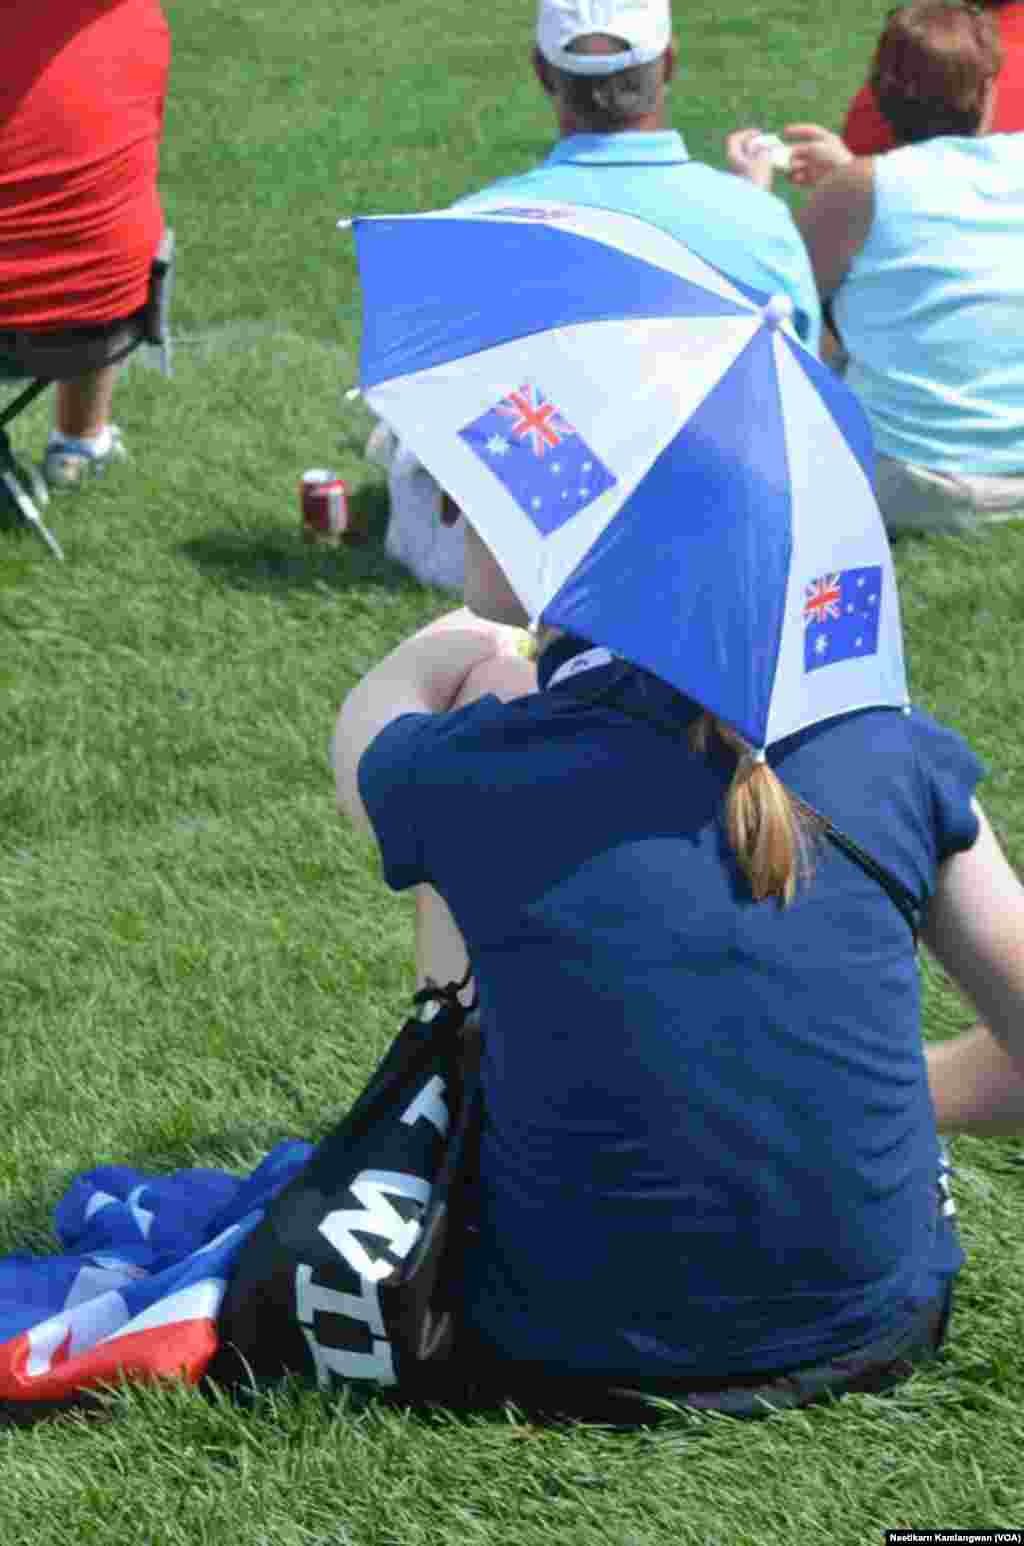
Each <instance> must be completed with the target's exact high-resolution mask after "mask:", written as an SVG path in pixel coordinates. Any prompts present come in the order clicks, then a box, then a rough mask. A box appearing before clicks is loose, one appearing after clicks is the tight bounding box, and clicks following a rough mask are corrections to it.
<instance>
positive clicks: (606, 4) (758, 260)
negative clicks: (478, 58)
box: [460, 0, 821, 351]
mask: <svg viewBox="0 0 1024 1546" xmlns="http://www.w3.org/2000/svg"><path fill="white" fill-rule="evenodd" d="M533 61H534V69H535V70H536V72H537V78H538V80H539V81H540V83H541V86H542V87H543V88H544V90H545V91H546V92H547V94H548V96H549V97H550V98H551V103H552V106H553V108H554V110H555V114H556V117H557V119H558V128H559V134H560V139H559V141H558V143H557V144H556V145H555V148H554V150H553V151H552V152H551V154H550V155H549V156H548V157H547V159H546V160H545V161H544V162H542V164H541V165H540V166H538V167H536V168H535V169H534V170H533V171H530V172H524V173H522V174H521V175H519V176H516V177H507V178H504V179H502V180H501V181H500V182H497V183H493V184H492V185H491V186H490V187H488V188H485V189H484V190H482V191H481V192H480V193H476V194H473V195H471V196H470V197H469V198H467V199H463V200H461V201H460V207H465V206H466V205H471V204H491V205H493V204H495V203H500V204H506V203H528V202H531V201H535V200H545V201H547V200H555V201H563V202H565V203H571V204H587V205H596V206H597V207H599V208H602V209H612V210H616V211H618V212H620V213H622V214H626V215H636V216H637V217H638V218H640V219H642V220H647V221H649V222H650V223H651V224H653V225H656V226H659V227H660V228H661V229H662V230H664V231H668V232H669V233H670V234H671V235H672V236H675V237H677V238H678V239H679V241H681V242H685V243H686V245H687V246H688V247H690V248H691V249H692V251H694V252H695V253H697V255H698V256H699V257H701V258H703V259H704V260H705V262H707V263H710V264H712V265H713V266H714V267H715V268H717V269H719V270H720V271H721V272H722V273H723V274H725V275H726V277H727V278H729V279H730V280H731V281H732V282H733V283H734V284H735V285H736V286H737V287H738V288H740V289H741V290H743V291H744V292H745V293H747V294H752V295H753V296H755V297H756V298H757V299H758V300H759V301H761V302H764V301H765V300H767V299H768V297H769V296H771V295H774V294H778V293H779V292H782V293H784V294H786V295H788V296H789V297H790V298H791V299H792V301H793V305H794V308H795V313H796V314H795V318H794V320H795V323H796V327H797V331H798V332H799V334H800V337H801V338H802V339H803V341H804V342H805V343H806V344H807V345H808V347H809V348H811V349H813V350H815V351H817V348H818V339H819V332H820V326H821V313H820V309H819V302H818V294H817V289H816V287H815V284H814V279H813V276H812V274H811V270H810V265H809V262H808V258H807V253H806V250H805V248H804V244H803V242H802V240H801V238H800V235H799V232H798V231H797V229H796V226H795V224H794V222H793V219H792V217H791V215H790V213H789V210H788V208H787V207H786V205H785V204H784V203H783V202H782V201H781V200H780V199H777V198H774V197H773V196H771V195H770V194H765V193H764V192H762V191H761V190H759V189H756V188H753V187H752V186H751V185H749V184H747V183H746V182H745V181H744V179H742V178H739V177H735V176H733V175H732V174H731V173H729V172H719V171H715V170H714V169H713V168H712V167H709V166H704V165H703V164H702V163H701V162H699V161H692V160H691V159H690V157H689V155H688V153H687V150H686V146H685V144H684V143H683V139H682V136H681V135H680V134H678V133H677V132H676V131H675V130H674V129H669V128H666V117H667V115H666V107H665V88H666V86H667V84H668V82H669V81H670V80H671V78H672V75H673V73H674V70H675V48H674V45H673V41H672V22H671V16H670V14H669V0H540V8H539V12H538V18H537V44H536V48H535V49H534V54H533Z"/></svg>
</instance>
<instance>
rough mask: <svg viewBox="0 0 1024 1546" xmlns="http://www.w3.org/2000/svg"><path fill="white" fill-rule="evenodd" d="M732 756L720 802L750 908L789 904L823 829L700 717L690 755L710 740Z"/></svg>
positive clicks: (747, 753) (707, 717)
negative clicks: (721, 743)
mask: <svg viewBox="0 0 1024 1546" xmlns="http://www.w3.org/2000/svg"><path fill="white" fill-rule="evenodd" d="M713 734H714V735H717V736H718V738H719V739H720V740H722V741H724V742H725V744H726V745H727V746H728V747H730V748H731V750H732V751H734V752H735V753H736V759H737V760H736V771H735V772H734V773H733V776H732V782H731V783H730V785H729V790H728V793H727V794H726V797H725V828H726V832H727V834H728V837H729V842H730V845H731V847H732V850H733V853H734V854H735V855H736V858H737V860H738V862H739V865H740V868H741V869H742V870H743V873H744V874H745V875H746V877H747V880H748V882H749V884H750V889H751V891H752V892H753V894H754V900H755V902H763V901H765V900H766V899H767V898H768V897H772V896H774V897H777V898H778V901H779V904H780V906H786V905H787V904H788V903H790V902H792V900H793V898H794V897H795V895H796V891H797V886H798V885H799V884H800V882H801V881H806V880H808V879H809V878H810V875H811V869H812V853H813V845H814V840H815V838H816V837H817V836H818V835H819V833H820V832H821V831H822V827H823V823H822V821H821V818H820V817H819V816H817V815H816V813H815V812H814V811H812V810H811V809H810V808H809V807H808V806H806V805H804V803H803V801H802V800H799V799H798V798H797V797H796V795H793V794H790V792H789V790H788V789H787V788H786V787H785V785H784V784H783V783H782V781H781V780H780V779H779V778H778V777H777V776H776V774H775V772H774V771H773V769H772V768H770V767H769V765H768V763H767V762H766V761H765V760H764V758H763V757H758V756H757V755H756V754H755V752H754V750H753V748H752V747H751V746H749V745H748V744H747V742H746V741H745V740H744V739H743V737H742V736H740V735H738V734H737V733H736V731H735V730H732V729H731V728H730V727H729V726H728V725H724V724H722V722H721V721H720V720H717V719H715V717H714V716H713V715H712V714H708V713H704V714H702V715H701V717H700V718H699V719H698V720H697V721H696V722H695V724H694V725H693V727H692V729H691V731H690V745H691V747H692V748H693V749H694V751H706V750H707V748H708V744H709V741H710V738H711V736H712V735H713Z"/></svg>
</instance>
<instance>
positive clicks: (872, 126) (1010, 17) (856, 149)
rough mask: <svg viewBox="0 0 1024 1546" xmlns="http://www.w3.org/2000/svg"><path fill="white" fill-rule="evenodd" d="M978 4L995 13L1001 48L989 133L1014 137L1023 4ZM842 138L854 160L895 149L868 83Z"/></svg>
mask: <svg viewBox="0 0 1024 1546" xmlns="http://www.w3.org/2000/svg"><path fill="white" fill-rule="evenodd" d="M977 4H978V8H979V10H983V11H994V12H995V16H994V18H993V19H994V20H995V22H996V25H997V26H998V28H999V41H1000V43H1001V44H1002V48H1003V65H1002V69H1001V70H1000V72H999V78H998V82H997V85H996V104H995V115H994V117H993V120H992V127H991V129H990V130H989V133H990V134H1014V133H1016V131H1017V130H1018V129H1024V0H977ZM842 137H843V141H844V143H845V145H846V148H847V150H850V151H852V152H853V154H854V155H855V156H875V155H879V154H880V153H881V152H882V151H886V150H892V149H894V147H895V144H896V141H895V140H894V139H893V133H892V130H891V128H890V127H889V125H888V124H887V123H886V121H885V119H884V118H883V117H882V114H881V113H880V111H879V108H878V102H877V101H876V99H875V94H874V91H873V90H872V89H871V83H870V82H869V81H865V83H864V85H863V86H862V87H861V88H860V90H859V91H858V92H857V94H856V96H855V97H854V98H853V100H852V102H851V103H850V105H849V107H848V108H847V110H846V122H845V123H844V125H843V134H842Z"/></svg>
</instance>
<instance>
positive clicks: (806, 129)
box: [782, 123, 853, 189]
mask: <svg viewBox="0 0 1024 1546" xmlns="http://www.w3.org/2000/svg"><path fill="white" fill-rule="evenodd" d="M782 138H783V139H784V140H785V142H786V144H787V145H788V146H789V149H790V158H789V180H790V182H791V183H793V184H794V185H795V186H796V187H798V188H808V189H809V188H814V187H816V186H817V185H818V183H820V182H823V181H824V180H825V178H827V177H831V176H832V174H833V173H834V172H837V171H838V170H839V168H840V167H843V166H848V165H849V164H850V162H851V161H852V160H853V154H852V152H851V151H849V150H847V148H846V146H845V145H844V144H843V142H842V140H841V139H840V137H839V135H838V134H833V132H832V130H831V129H825V128H823V127H822V126H821V124H819V123H789V124H787V125H786V127H785V128H784V129H783V131H782Z"/></svg>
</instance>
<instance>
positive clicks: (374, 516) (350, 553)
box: [179, 487, 425, 596]
mask: <svg viewBox="0 0 1024 1546" xmlns="http://www.w3.org/2000/svg"><path fill="white" fill-rule="evenodd" d="M350 509H351V512H352V515H353V517H354V519H355V521H356V522H357V523H365V527H366V530H367V534H368V535H367V540H366V541H365V542H360V543H342V544H341V546H340V547H329V546H326V545H322V544H310V543H306V542H304V541H303V539H302V533H301V530H300V523H299V516H298V512H296V517H295V529H294V532H289V531H281V530H273V531H270V530H265V531H261V532H259V531H238V530H222V531H209V532H204V533H203V535H202V536H200V537H194V538H192V539H190V540H189V541H188V542H184V543H182V544H181V547H180V548H179V552H180V553H182V554H183V555H184V557H185V558H187V559H188V561H189V562H190V563H192V564H194V565H195V567H196V568H197V569H198V570H199V572H200V573H201V574H202V575H204V576H205V577H206V578H207V579H210V580H215V581H217V582H218V583H219V584H221V585H228V586H230V587H232V588H233V589H235V590H240V591H249V592H253V591H255V592H259V593H262V594H264V595H274V596H281V595H286V594H289V593H291V592H294V591H312V590H318V591H322V590H324V589H325V587H326V588H327V589H329V590H336V591H345V590H349V589H352V588H353V587H357V586H364V585H379V586H384V587H385V588H387V589H388V590H394V591H406V592H409V593H410V594H412V593H414V592H417V591H422V590H423V589H424V588H425V587H424V586H422V585H421V584H420V582H419V581H418V580H417V579H416V578H415V576H413V575H411V574H410V573H409V572H408V570H406V569H404V568H403V567H402V565H401V564H398V563H395V561H394V560H393V559H391V558H389V557H388V555H387V554H386V553H385V551H384V536H385V532H386V529H387V521H388V496H387V491H386V490H385V489H383V488H377V487H372V488H367V489H361V490H360V491H359V492H358V493H357V494H355V495H354V496H353V498H352V499H351V500H350Z"/></svg>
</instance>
